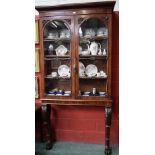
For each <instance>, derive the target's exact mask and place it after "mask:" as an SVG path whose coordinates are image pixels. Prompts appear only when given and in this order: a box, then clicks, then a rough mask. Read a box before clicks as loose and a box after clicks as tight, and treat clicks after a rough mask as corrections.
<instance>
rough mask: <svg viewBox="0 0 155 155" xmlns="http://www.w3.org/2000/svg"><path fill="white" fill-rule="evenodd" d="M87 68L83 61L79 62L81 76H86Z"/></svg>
mask: <svg viewBox="0 0 155 155" xmlns="http://www.w3.org/2000/svg"><path fill="white" fill-rule="evenodd" d="M85 70H86V68H85V66H84V64H83V63H82V62H79V76H84V74H85Z"/></svg>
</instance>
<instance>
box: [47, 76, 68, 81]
mask: <svg viewBox="0 0 155 155" xmlns="http://www.w3.org/2000/svg"><path fill="white" fill-rule="evenodd" d="M45 78H46V79H63V80H65V79H66V80H69V79H70V77H52V76H45Z"/></svg>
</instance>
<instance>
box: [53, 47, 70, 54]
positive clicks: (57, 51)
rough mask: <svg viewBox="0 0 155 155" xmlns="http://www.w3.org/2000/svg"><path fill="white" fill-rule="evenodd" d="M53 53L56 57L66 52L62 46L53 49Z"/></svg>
mask: <svg viewBox="0 0 155 155" xmlns="http://www.w3.org/2000/svg"><path fill="white" fill-rule="evenodd" d="M55 51H56V55H57V56H64V55H65V54H66V53H67V51H68V50H67V48H66V47H65V46H64V45H60V46H58V47H57V48H56V49H55Z"/></svg>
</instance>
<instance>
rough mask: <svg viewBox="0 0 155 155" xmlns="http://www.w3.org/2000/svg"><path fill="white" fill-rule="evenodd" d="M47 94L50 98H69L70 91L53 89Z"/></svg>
mask: <svg viewBox="0 0 155 155" xmlns="http://www.w3.org/2000/svg"><path fill="white" fill-rule="evenodd" d="M48 94H49V95H51V96H55V95H56V96H70V95H71V91H69V90H62V89H58V88H54V89H52V90H50V91H48Z"/></svg>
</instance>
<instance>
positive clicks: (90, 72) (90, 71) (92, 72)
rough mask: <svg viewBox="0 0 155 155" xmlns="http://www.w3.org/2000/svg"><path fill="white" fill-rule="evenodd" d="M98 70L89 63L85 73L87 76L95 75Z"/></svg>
mask: <svg viewBox="0 0 155 155" xmlns="http://www.w3.org/2000/svg"><path fill="white" fill-rule="evenodd" d="M97 72H98V69H97V67H96V66H95V65H93V64H90V65H88V66H87V67H86V74H87V76H89V77H92V76H95V75H96V74H97Z"/></svg>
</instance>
